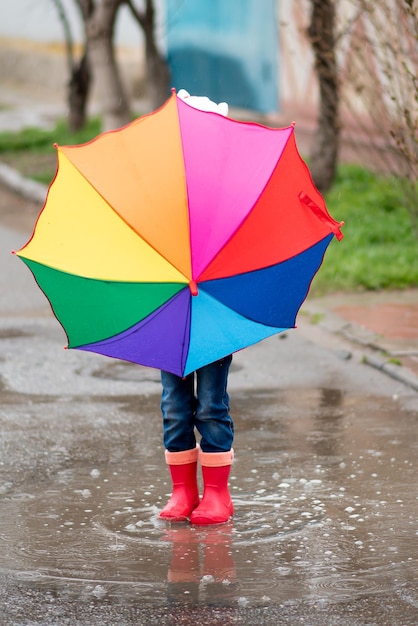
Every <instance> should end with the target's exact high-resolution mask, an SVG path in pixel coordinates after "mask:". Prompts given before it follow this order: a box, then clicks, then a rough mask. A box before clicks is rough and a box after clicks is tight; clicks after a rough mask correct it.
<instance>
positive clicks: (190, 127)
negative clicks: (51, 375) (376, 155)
mask: <svg viewBox="0 0 418 626" xmlns="http://www.w3.org/2000/svg"><path fill="white" fill-rule="evenodd" d="M57 150H58V169H57V174H56V176H55V179H54V181H53V182H52V184H51V186H50V189H49V192H48V196H47V200H46V203H45V206H44V208H43V210H42V212H41V214H40V216H39V218H38V221H37V223H36V226H35V230H34V233H33V235H32V238H31V239H30V240H29V242H28V243H27V244H26V245H25V246H24V247H23V248H22V249H21V250H19V251H18V253H17V254H18V255H19V256H20V258H21V259H22V260H23V261H24V262H25V263H26V264H27V265H28V266H29V268H30V269H31V270H32V272H33V274H34V276H35V279H36V281H37V283H38V284H39V286H40V287H41V289H42V290H43V291H44V293H45V294H46V296H47V298H48V299H49V301H50V303H51V306H52V309H53V311H54V313H55V315H56V317H57V319H58V320H59V321H60V323H61V324H62V326H63V328H64V330H65V332H66V334H67V338H68V347H69V348H77V349H80V350H88V351H93V352H97V353H100V354H104V355H107V356H111V357H115V358H120V359H125V360H128V361H132V362H135V363H140V364H143V365H147V366H151V367H155V368H158V369H162V370H166V371H170V372H173V373H175V374H177V375H181V376H184V375H187V374H188V373H189V372H191V371H194V370H195V369H198V368H199V367H202V366H203V365H205V364H207V363H210V362H212V361H214V360H216V359H219V358H221V357H223V356H225V355H227V354H230V353H232V352H235V351H236V350H240V349H242V348H244V347H246V346H249V345H251V344H253V343H255V342H258V341H260V340H262V339H264V338H266V337H268V336H271V335H273V334H275V333H278V332H281V331H282V330H285V329H288V328H293V327H294V326H295V319H296V315H297V313H298V310H299V308H300V306H301V305H302V303H303V301H304V300H305V298H306V296H307V293H308V290H309V287H310V284H311V281H312V279H313V277H314V275H315V273H316V272H317V270H318V269H319V267H320V265H321V263H322V260H323V256H324V254H325V251H326V249H327V246H328V245H329V243H330V241H331V240H332V238H333V237H334V236H336V237H337V238H338V239H341V238H342V234H341V230H340V227H341V224H342V223H339V222H337V221H335V220H334V219H333V218H332V217H331V216H330V214H329V213H328V211H327V209H326V206H325V202H324V199H323V198H322V196H321V194H320V193H319V192H318V190H317V189H316V187H315V185H314V184H313V182H312V178H311V176H310V173H309V170H308V168H307V166H306V164H305V162H304V161H303V160H302V159H301V157H300V155H299V153H298V150H297V147H296V143H295V136H294V127H293V125H292V126H289V127H287V128H275V129H272V128H268V127H265V126H262V125H259V124H254V123H244V122H239V121H236V120H234V119H231V118H228V117H224V116H223V115H219V114H218V113H213V112H204V111H200V110H198V109H196V108H194V107H192V106H190V105H189V104H187V102H185V101H184V100H182V99H181V98H179V97H178V96H177V95H176V94H175V93H173V94H172V96H171V98H169V100H168V101H167V102H166V103H165V105H163V107H161V109H159V110H157V111H155V112H153V113H151V114H150V115H147V116H144V117H141V118H138V119H137V120H135V121H134V122H132V123H131V124H129V125H127V126H125V127H123V128H121V129H119V130H117V131H112V132H109V133H104V134H102V135H99V136H98V137H97V138H96V139H94V140H93V141H91V142H89V143H87V144H83V145H79V146H63V147H58V148H57Z"/></svg>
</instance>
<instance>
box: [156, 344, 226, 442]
mask: <svg viewBox="0 0 418 626" xmlns="http://www.w3.org/2000/svg"><path fill="white" fill-rule="evenodd" d="M231 361H232V356H231V355H229V356H227V357H225V358H223V359H220V360H219V361H215V362H214V363H210V364H209V365H205V366H204V367H201V368H200V369H198V370H196V372H192V373H191V374H189V375H188V376H186V377H185V378H180V377H179V376H176V375H175V374H170V373H169V372H161V382H162V385H163V392H162V397H161V412H162V415H163V427H164V445H165V447H166V449H167V450H169V452H182V451H183V450H190V449H191V448H194V447H195V446H196V437H195V431H194V429H195V428H196V429H197V430H198V432H199V433H200V435H201V441H200V447H201V448H202V450H203V452H227V451H228V450H230V449H231V447H232V441H233V438H234V425H233V422H232V419H231V416H230V414H229V396H228V393H227V390H226V388H227V382H228V371H229V366H230V365H231ZM195 380H196V393H195Z"/></svg>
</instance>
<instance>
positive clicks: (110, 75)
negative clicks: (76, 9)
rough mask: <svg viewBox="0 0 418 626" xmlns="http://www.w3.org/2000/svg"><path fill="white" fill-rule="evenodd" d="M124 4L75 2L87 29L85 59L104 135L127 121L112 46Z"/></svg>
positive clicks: (110, 0)
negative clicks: (90, 72)
mask: <svg viewBox="0 0 418 626" xmlns="http://www.w3.org/2000/svg"><path fill="white" fill-rule="evenodd" d="M123 1H124V0H77V2H78V4H79V6H80V8H81V10H82V14H83V18H84V23H85V26H86V35H87V50H88V58H89V63H90V68H91V71H92V73H93V78H94V80H95V82H96V85H97V91H98V95H99V98H100V103H101V106H102V114H103V130H105V131H106V130H113V129H115V128H119V127H120V126H123V125H124V124H127V123H128V122H129V121H130V110H129V104H128V99H127V96H126V94H125V92H124V89H123V85H122V80H121V77H120V74H119V69H118V66H117V63H116V58H115V51H114V46H113V32H114V25H115V20H116V14H117V11H118V9H119V7H120V5H121V4H122V3H123Z"/></svg>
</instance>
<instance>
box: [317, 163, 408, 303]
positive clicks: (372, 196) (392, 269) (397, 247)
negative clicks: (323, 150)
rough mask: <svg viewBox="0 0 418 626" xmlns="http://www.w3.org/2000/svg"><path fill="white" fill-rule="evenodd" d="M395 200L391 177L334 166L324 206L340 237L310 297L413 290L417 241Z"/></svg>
mask: <svg viewBox="0 0 418 626" xmlns="http://www.w3.org/2000/svg"><path fill="white" fill-rule="evenodd" d="M401 198H402V194H401V193H400V183H399V181H397V180H396V179H395V178H393V177H391V178H385V177H381V176H377V175H375V174H373V173H372V172H369V171H367V170H365V169H364V168H361V167H359V166H355V165H342V166H340V168H339V171H338V176H337V179H336V181H335V183H334V185H333V187H332V189H331V190H330V192H329V193H328V194H327V196H326V201H327V206H328V209H329V211H330V213H331V215H332V216H333V217H334V218H335V219H337V220H343V221H344V222H345V225H344V227H343V232H344V235H345V237H344V239H343V240H342V241H337V240H336V239H334V240H333V241H332V242H331V245H330V247H329V248H328V251H327V253H326V255H325V259H324V262H323V265H322V267H321V269H320V271H319V273H318V275H317V276H316V277H315V280H314V282H313V285H312V293H314V294H321V293H327V292H335V291H354V290H359V289H367V290H376V289H403V288H406V287H416V286H418V240H417V238H416V237H415V235H414V232H413V229H412V226H411V222H410V218H409V215H408V212H407V210H406V209H405V208H404V207H403V206H402V204H401Z"/></svg>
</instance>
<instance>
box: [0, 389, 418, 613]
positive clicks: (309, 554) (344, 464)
mask: <svg viewBox="0 0 418 626" xmlns="http://www.w3.org/2000/svg"><path fill="white" fill-rule="evenodd" d="M234 395H237V396H238V395H239V397H236V398H235V401H234V406H233V412H234V415H235V424H236V431H237V436H236V441H235V449H236V462H235V463H234V465H233V468H232V473H231V481H230V484H231V492H232V495H233V499H234V503H235V509H236V514H235V516H234V518H233V520H232V521H231V522H229V523H228V524H226V525H223V526H218V527H209V528H202V527H191V526H189V525H187V524H183V525H172V526H169V525H166V524H165V523H164V522H162V521H160V520H159V519H158V511H159V509H160V508H161V507H162V506H163V504H164V503H165V501H166V499H167V495H168V493H169V491H170V486H169V481H168V474H167V470H166V467H165V465H164V463H163V455H162V451H161V447H160V448H159V449H158V450H157V445H156V443H155V442H156V438H155V437H148V438H147V444H148V446H150V445H151V446H155V451H154V452H153V451H152V450H150V449H147V451H146V455H143V457H141V456H138V455H137V454H135V455H132V454H131V455H129V454H125V455H123V456H122V457H121V458H122V460H123V464H121V466H117V465H116V464H115V463H113V464H109V463H106V464H105V465H104V466H100V465H99V464H95V465H94V466H92V465H91V464H88V463H87V462H86V460H85V458H84V460H81V459H78V460H77V461H75V460H74V461H73V462H72V461H71V455H70V454H69V453H68V452H66V455H65V459H64V461H65V464H66V466H67V467H66V468H65V469H61V470H59V471H56V472H55V474H54V476H53V477H51V478H49V479H45V477H44V479H43V482H42V484H34V483H33V482H32V483H31V484H30V485H29V484H27V485H25V488H20V489H19V491H13V489H12V490H7V493H5V494H4V495H3V497H2V499H1V512H0V522H1V528H2V530H1V537H0V538H1V541H0V563H1V566H0V572H2V575H3V576H7V578H8V580H11V581H14V582H15V583H18V584H19V585H28V586H29V588H30V589H32V590H33V589H39V590H41V589H43V590H54V593H57V592H58V591H59V592H65V594H67V596H68V594H70V595H71V596H75V597H77V598H78V601H89V600H92V599H94V600H95V601H105V600H106V601H112V603H114V604H115V603H116V604H118V603H124V602H127V601H128V600H132V599H135V598H138V597H140V598H141V602H144V603H149V604H151V605H154V604H155V603H157V604H158V603H164V602H167V601H169V602H170V603H171V602H173V601H175V602H180V603H186V604H187V603H190V602H192V603H195V604H197V605H203V606H205V605H207V604H210V603H213V602H216V604H217V605H219V606H225V607H226V606H232V607H258V606H269V605H271V606H273V605H277V603H286V602H292V601H297V600H299V601H313V600H314V599H315V601H318V600H321V599H322V601H323V602H326V603H331V604H332V603H338V602H343V601H345V600H347V601H348V600H353V598H356V597H358V598H361V597H364V596H365V595H367V596H368V597H370V596H374V595H381V596H384V595H385V594H386V595H387V594H390V593H392V594H393V593H394V591H396V590H397V591H398V593H402V594H403V595H404V597H410V598H411V597H412V598H414V597H416V593H415V592H416V583H415V580H416V579H417V576H418V518H417V515H416V511H417V504H418V503H417V500H418V491H417V489H416V484H417V469H416V462H415V459H416V455H417V449H418V435H417V433H416V429H415V421H416V416H413V415H412V414H411V413H408V412H405V411H399V410H398V406H397V404H396V402H395V401H390V400H389V401H388V400H387V399H386V400H385V402H383V401H382V400H381V399H376V398H373V397H369V398H364V397H362V398H353V397H348V396H346V395H344V394H343V393H341V392H340V391H339V390H338V389H312V390H304V391H295V390H292V391H272V390H255V391H253V392H251V394H245V393H240V394H234ZM125 410H126V407H125ZM131 410H132V411H134V407H131ZM149 410H150V412H151V410H152V403H150V404H149ZM154 410H155V407H154ZM153 419H155V416H153ZM148 428H149V429H150V431H151V430H152V421H151V419H150V420H149V422H148ZM101 437H102V438H101ZM96 443H97V446H98V447H99V448H100V447H102V448H105V447H106V446H107V445H110V444H109V442H108V441H107V440H106V439H105V438H104V436H103V435H101V432H100V430H99V431H97V442H96ZM59 450H60V446H59V442H57V444H56V453H57V454H59ZM135 450H136V451H137V450H138V448H135ZM98 453H99V455H98ZM98 456H99V457H100V450H97V449H96V450H95V455H94V458H98ZM103 458H106V454H105V450H103ZM408 594H409V595H408ZM417 606H418V605H417Z"/></svg>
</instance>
